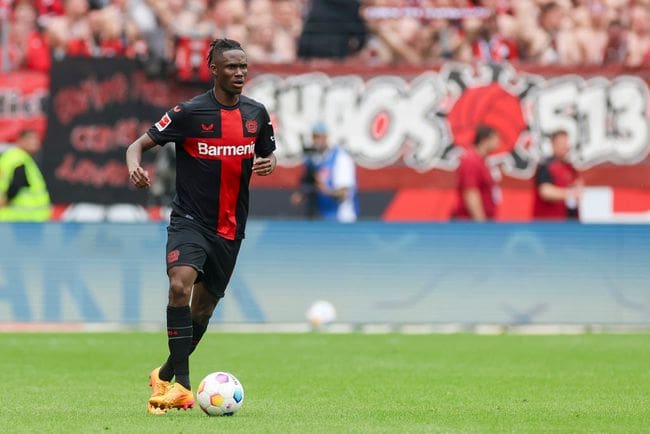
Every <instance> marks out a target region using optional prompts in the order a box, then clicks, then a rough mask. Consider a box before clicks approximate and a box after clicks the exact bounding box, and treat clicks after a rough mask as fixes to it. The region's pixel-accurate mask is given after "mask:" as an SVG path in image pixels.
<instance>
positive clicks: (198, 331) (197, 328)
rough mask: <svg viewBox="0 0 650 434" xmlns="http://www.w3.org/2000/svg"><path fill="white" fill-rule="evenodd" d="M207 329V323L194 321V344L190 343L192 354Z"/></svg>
mask: <svg viewBox="0 0 650 434" xmlns="http://www.w3.org/2000/svg"><path fill="white" fill-rule="evenodd" d="M207 329H208V325H207V324H199V323H198V322H196V321H192V345H190V354H192V353H193V352H194V350H195V349H196V347H197V346H198V345H199V342H200V341H201V338H202V337H203V335H204V334H205V331H206V330H207Z"/></svg>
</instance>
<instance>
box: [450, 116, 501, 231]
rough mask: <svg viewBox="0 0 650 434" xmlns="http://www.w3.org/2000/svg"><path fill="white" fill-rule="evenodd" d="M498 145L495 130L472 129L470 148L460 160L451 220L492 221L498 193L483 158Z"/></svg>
mask: <svg viewBox="0 0 650 434" xmlns="http://www.w3.org/2000/svg"><path fill="white" fill-rule="evenodd" d="M498 146H499V134H498V133H497V131H496V130H495V129H493V128H491V127H488V126H485V125H481V126H479V127H478V128H477V129H476V136H475V138H474V147H473V148H468V149H465V153H464V154H463V155H462V156H461V158H460V166H459V167H458V185H457V189H456V192H457V194H456V210H455V211H454V213H453V214H452V216H453V217H454V218H458V219H465V220H467V219H471V220H474V221H477V222H482V221H486V220H492V219H493V218H494V215H495V214H496V207H497V205H496V204H497V201H498V199H499V190H498V187H497V185H496V183H495V182H494V179H493V178H492V174H491V173H490V169H489V168H488V166H487V164H486V163H485V159H486V157H487V156H488V155H489V154H490V153H491V152H492V151H494V150H495V149H497V148H498Z"/></svg>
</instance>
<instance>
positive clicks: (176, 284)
mask: <svg viewBox="0 0 650 434" xmlns="http://www.w3.org/2000/svg"><path fill="white" fill-rule="evenodd" d="M167 274H168V275H169V304H168V305H167V343H168V346H169V359H170V360H171V365H172V369H173V371H174V375H175V376H176V382H177V383H180V384H182V385H183V387H185V388H186V389H188V390H189V389H191V387H190V369H189V355H190V347H191V346H192V312H191V309H190V298H191V296H192V286H193V285H194V281H195V280H196V278H197V277H198V272H197V271H196V269H195V268H194V267H191V266H186V265H181V266H176V267H171V268H169V270H168V271H167Z"/></svg>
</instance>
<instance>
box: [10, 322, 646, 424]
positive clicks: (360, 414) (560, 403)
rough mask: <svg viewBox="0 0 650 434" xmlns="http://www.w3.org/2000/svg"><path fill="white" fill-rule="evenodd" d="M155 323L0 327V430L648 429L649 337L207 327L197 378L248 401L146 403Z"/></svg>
mask: <svg viewBox="0 0 650 434" xmlns="http://www.w3.org/2000/svg"><path fill="white" fill-rule="evenodd" d="M166 345H167V343H166V338H165V336H164V334H163V333H91V334H65V333H64V334H0V349H1V351H0V352H1V356H0V370H1V372H2V392H3V393H2V394H3V397H2V400H1V401H2V404H1V406H0V432H2V433H14V432H33V433H50V432H52V433H77V432H79V433H89V432H122V433H207V432H228V433H311V432H314V433H365V432H377V433H379V432H382V433H596V432H598V433H600V432H607V433H641V432H650V335H647V334H638V335H606V334H602V335H601V334H595V335H578V336H518V335H500V336H477V335H465V334H458V335H417V336H416V335H400V334H385V335H363V334H347V335H344V334H320V333H313V334H222V333H208V334H207V335H206V337H205V338H204V341H203V342H202V343H201V346H199V348H198V350H197V351H196V353H195V354H194V355H193V356H192V359H191V369H192V382H193V385H194V388H196V386H197V385H198V383H199V381H200V380H201V378H202V377H203V376H204V375H206V374H208V373H209V372H212V371H217V370H225V371H229V372H232V373H233V374H235V375H236V376H237V377H238V378H239V379H240V380H241V382H242V384H243V385H244V389H245V400H244V407H243V408H242V410H241V411H240V412H239V413H238V414H236V415H235V416H234V417H220V418H214V417H212V418H210V417H207V416H205V415H204V414H203V413H202V412H201V411H200V410H199V409H198V408H195V409H194V410H191V411H187V412H183V411H173V412H170V413H169V414H166V415H164V416H150V415H147V414H146V410H145V403H146V400H147V398H148V396H149V389H148V387H147V375H148V373H149V371H150V370H151V369H152V368H154V367H155V366H156V365H157V364H159V363H160V362H161V361H162V360H163V358H164V356H165V351H166Z"/></svg>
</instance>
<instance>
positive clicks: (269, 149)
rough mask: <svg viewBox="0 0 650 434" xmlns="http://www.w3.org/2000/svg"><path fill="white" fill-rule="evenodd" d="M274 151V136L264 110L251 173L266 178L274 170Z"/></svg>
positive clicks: (275, 161)
mask: <svg viewBox="0 0 650 434" xmlns="http://www.w3.org/2000/svg"><path fill="white" fill-rule="evenodd" d="M273 151H275V136H274V133H273V124H271V119H270V118H269V114H268V112H267V111H266V109H264V113H263V117H262V129H261V131H260V134H259V135H258V137H257V141H256V142H255V160H254V161H253V172H254V173H256V174H258V175H260V176H268V175H270V174H271V173H273V171H274V170H275V166H276V165H277V160H276V158H275V155H274V154H273Z"/></svg>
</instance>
